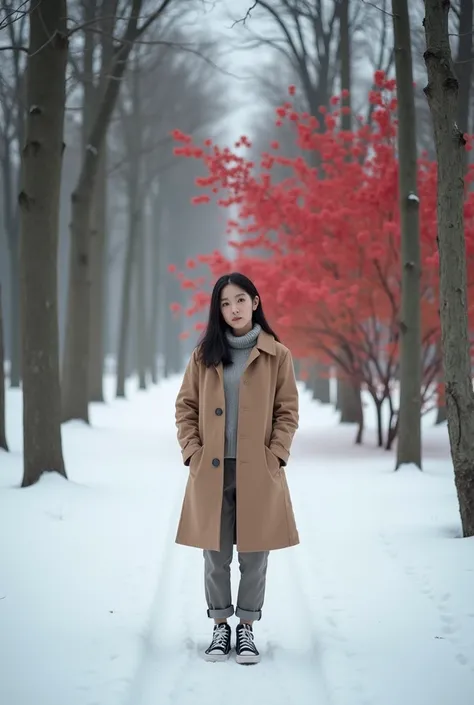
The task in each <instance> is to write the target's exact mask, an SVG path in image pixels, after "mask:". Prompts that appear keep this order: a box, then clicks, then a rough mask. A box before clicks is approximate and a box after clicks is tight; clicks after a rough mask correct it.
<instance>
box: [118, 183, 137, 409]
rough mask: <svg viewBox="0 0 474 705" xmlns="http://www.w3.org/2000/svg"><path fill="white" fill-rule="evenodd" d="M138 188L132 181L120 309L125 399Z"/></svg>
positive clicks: (121, 384) (120, 373) (120, 390)
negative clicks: (136, 190)
mask: <svg viewBox="0 0 474 705" xmlns="http://www.w3.org/2000/svg"><path fill="white" fill-rule="evenodd" d="M136 186H137V182H136V180H133V179H130V184H129V209H130V210H129V225H128V238H127V250H126V254H125V262H124V275H123V281H122V303H121V307H120V330H119V341H118V354H117V391H116V395H117V397H125V381H126V378H127V352H128V348H129V330H130V323H131V321H130V313H131V299H132V282H133V270H134V264H135V260H136V253H135V250H136V243H137V230H138V228H139V227H140V211H139V208H138V207H137V194H136V192H135V189H136Z"/></svg>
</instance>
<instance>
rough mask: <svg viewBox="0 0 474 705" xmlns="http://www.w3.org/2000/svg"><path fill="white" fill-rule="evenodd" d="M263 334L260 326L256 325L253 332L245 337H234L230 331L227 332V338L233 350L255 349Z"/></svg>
mask: <svg viewBox="0 0 474 705" xmlns="http://www.w3.org/2000/svg"><path fill="white" fill-rule="evenodd" d="M261 332H262V328H261V326H260V324H259V323H256V324H255V325H254V327H253V328H252V330H250V331H249V332H248V333H246V334H245V335H233V334H232V333H231V332H230V331H226V338H227V342H228V343H229V345H230V347H231V348H237V349H240V350H243V349H245V348H253V347H254V345H255V343H256V342H257V338H258V336H259V335H260V333H261Z"/></svg>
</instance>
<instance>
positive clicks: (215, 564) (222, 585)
mask: <svg viewBox="0 0 474 705" xmlns="http://www.w3.org/2000/svg"><path fill="white" fill-rule="evenodd" d="M235 473H236V463H235V460H230V459H226V460H225V463H224V493H223V497H222V518H221V550H220V551H204V587H205V592H206V600H207V606H208V610H207V615H208V617H211V619H226V618H227V617H232V615H233V614H234V606H233V604H232V593H231V582H230V565H231V563H232V556H233V552H234V541H235V537H236V511H235V510H236V491H235ZM238 555H239V567H240V585H239V593H238V596H237V607H236V609H235V614H236V615H237V617H239V618H240V619H244V620H246V621H251V620H259V619H260V618H261V616H262V607H263V600H264V598H265V580H266V575H267V562H268V551H258V552H254V553H239V554H238Z"/></svg>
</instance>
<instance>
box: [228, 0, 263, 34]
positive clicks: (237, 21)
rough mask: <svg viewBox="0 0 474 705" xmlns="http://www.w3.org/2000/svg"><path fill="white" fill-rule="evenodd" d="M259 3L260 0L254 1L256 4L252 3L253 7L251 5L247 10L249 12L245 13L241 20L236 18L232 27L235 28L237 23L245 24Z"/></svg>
mask: <svg viewBox="0 0 474 705" xmlns="http://www.w3.org/2000/svg"><path fill="white" fill-rule="evenodd" d="M257 5H258V0H255V2H254V4H253V5H252V7H249V9H248V10H247V12H246V14H245V17H242V18H241V19H240V20H235V22H233V24H232V26H231V29H233V28H234V27H235V25H236V24H243V25H245V23H246V22H247V20H248V19H250V17H251V16H252V10H255V8H256V7H257Z"/></svg>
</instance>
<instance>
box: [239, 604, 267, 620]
mask: <svg viewBox="0 0 474 705" xmlns="http://www.w3.org/2000/svg"><path fill="white" fill-rule="evenodd" d="M235 616H236V617H238V618H239V619H245V621H246V622H251V621H253V622H258V621H259V620H260V619H262V610H255V611H251V610H242V609H240V607H237V609H236V610H235Z"/></svg>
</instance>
